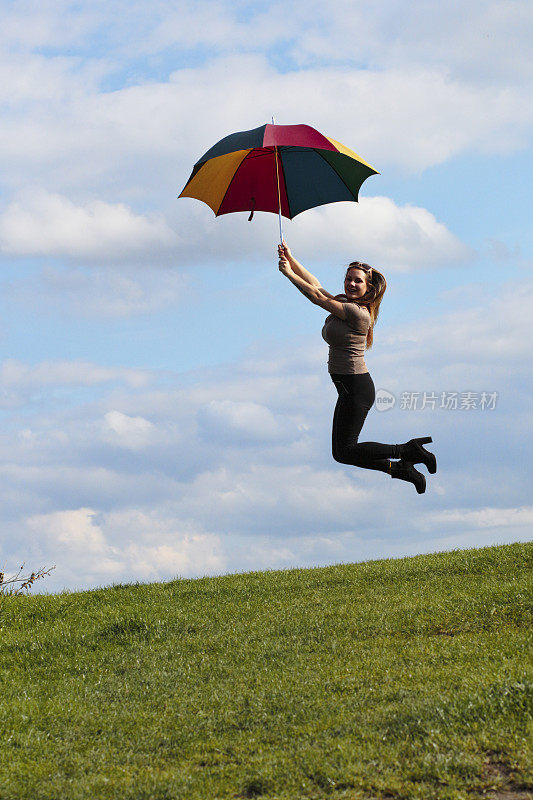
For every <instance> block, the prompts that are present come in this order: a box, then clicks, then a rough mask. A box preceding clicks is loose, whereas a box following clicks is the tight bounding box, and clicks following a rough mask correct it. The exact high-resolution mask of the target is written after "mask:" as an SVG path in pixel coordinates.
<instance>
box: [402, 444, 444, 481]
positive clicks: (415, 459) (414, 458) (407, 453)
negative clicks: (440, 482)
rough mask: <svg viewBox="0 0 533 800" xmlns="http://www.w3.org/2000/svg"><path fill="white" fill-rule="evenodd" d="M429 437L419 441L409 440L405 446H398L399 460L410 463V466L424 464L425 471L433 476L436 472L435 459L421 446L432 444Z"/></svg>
mask: <svg viewBox="0 0 533 800" xmlns="http://www.w3.org/2000/svg"><path fill="white" fill-rule="evenodd" d="M432 441H433V440H432V438H431V436H424V437H422V438H421V439H410V440H409V441H408V442H406V443H405V444H401V445H400V458H401V459H403V460H404V461H410V462H411V464H425V465H426V467H427V471H428V472H429V473H430V474H431V475H434V474H435V472H436V471H437V459H436V458H435V456H434V455H433V453H430V452H429V450H426V448H425V447H422V445H423V444H429V442H432Z"/></svg>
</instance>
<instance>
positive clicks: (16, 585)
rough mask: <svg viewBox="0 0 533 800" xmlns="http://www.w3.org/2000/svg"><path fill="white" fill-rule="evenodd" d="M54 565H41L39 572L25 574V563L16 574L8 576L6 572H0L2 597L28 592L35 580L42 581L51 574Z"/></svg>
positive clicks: (0, 595) (0, 592) (0, 593)
mask: <svg viewBox="0 0 533 800" xmlns="http://www.w3.org/2000/svg"><path fill="white" fill-rule="evenodd" d="M53 569H55V565H54V566H53V567H40V568H39V569H38V570H37V572H32V573H31V574H30V575H27V574H26V575H24V564H22V566H21V567H20V569H19V570H18V572H16V573H15V574H14V575H11V576H9V577H6V574H5V572H0V598H1V597H6V596H12V595H19V594H27V593H28V592H29V591H30V589H31V587H32V586H33V584H34V583H35V581H40V580H41V578H45V577H46V576H47V575H50V573H51V572H52V570H53Z"/></svg>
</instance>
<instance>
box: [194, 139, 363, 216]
mask: <svg viewBox="0 0 533 800" xmlns="http://www.w3.org/2000/svg"><path fill="white" fill-rule="evenodd" d="M377 174H379V173H378V172H377V170H375V169H374V168H373V167H371V166H370V164H367V162H366V161H364V160H363V159H362V158H361V157H360V156H358V155H357V154H356V153H354V152H353V151H352V150H350V149H349V148H348V147H345V146H344V145H342V144H340V142H336V141H335V139H330V138H329V137H328V136H323V135H322V134H321V133H319V132H318V131H317V130H315V129H314V128H311V127H309V125H261V126H260V127H259V128H254V129H253V130H251V131H240V132H239V133H232V134H230V135H229V136H226V137H225V138H224V139H221V140H220V141H219V142H217V144H215V145H214V146H213V147H212V148H211V149H210V150H208V151H207V153H205V154H204V155H203V156H202V157H201V158H200V159H199V161H197V162H196V164H195V165H194V168H193V171H192V173H191V176H190V178H189V180H188V181H187V183H186V185H185V188H184V189H183V191H182V192H181V194H180V195H179V196H180V197H194V198H196V199H197V200H201V201H202V202H204V203H207V205H208V206H209V207H210V208H212V209H213V211H214V212H215V214H216V216H217V217H218V216H220V215H221V214H230V213H232V212H234V211H251V212H252V214H250V219H251V217H252V215H253V212H254V211H272V212H274V213H276V214H277V213H278V212H281V214H282V215H283V216H284V217H287V218H288V219H293V217H295V216H296V215H297V214H301V212H302V211H305V210H306V209H308V208H314V207H315V206H321V205H324V204H325V203H334V202H337V201H340V200H355V201H357V198H358V194H359V189H360V187H361V184H362V183H363V181H364V180H366V178H368V177H369V176H370V175H377Z"/></svg>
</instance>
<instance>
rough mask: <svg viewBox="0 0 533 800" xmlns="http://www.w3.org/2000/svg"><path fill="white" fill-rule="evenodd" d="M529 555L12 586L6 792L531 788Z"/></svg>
mask: <svg viewBox="0 0 533 800" xmlns="http://www.w3.org/2000/svg"><path fill="white" fill-rule="evenodd" d="M532 555H533V545H532V544H514V545H507V546H503V547H489V548H484V549H481V550H463V551H460V550H458V551H454V552H451V553H439V554H433V555H426V556H417V557H415V558H405V559H399V560H388V561H374V562H367V563H363V564H349V565H341V566H333V567H327V568H323V569H311V570H288V571H282V572H262V573H251V574H245V575H231V576H224V577H217V578H204V579H201V580H176V581H172V582H170V583H158V584H149V585H142V584H137V585H124V586H115V587H112V588H108V589H99V590H96V591H90V592H80V593H71V594H61V595H49V596H46V595H34V596H30V597H12V598H6V600H5V601H4V605H3V607H2V610H1V612H0V640H1V642H2V649H1V667H0V681H1V684H0V689H1V700H0V798H1V800H24V798H32V800H41V799H42V800H44V798H46V800H52V799H54V800H55V799H56V798H57V800H60V799H61V800H78V798H84V799H85V798H91V800H92V799H93V798H96V799H97V800H99V799H100V798H102V799H104V800H107V798H117V799H118V798H120V800H128V799H133V798H135V800H148V799H150V800H170V799H171V798H187V800H196V799H197V798H198V799H199V798H201V799H202V800H210V799H211V798H236V797H263V798H291V800H297V799H298V798H322V797H329V798H332V800H336V799H337V798H350V799H351V798H353V799H354V800H355V798H365V799H367V798H368V799H370V798H423V799H424V800H430V799H431V798H436V799H437V798H438V800H446V799H447V798H450V799H451V798H455V799H456V800H457V799H458V798H469V800H474V798H481V797H485V798H490V797H494V798H496V797H502V798H503V797H508V798H511V797H517V798H519V797H520V798H525V797H529V796H531V795H530V794H529V792H528V788H529V789H531V788H532V783H531V781H532V776H531V773H528V769H527V765H528V763H531V761H532V758H531V755H532V753H531V694H532V692H531V686H532V683H531V672H530V670H529V665H530V663H531V659H530V655H531V652H530V650H529V649H528V646H529V644H530V640H529V639H528V635H529V626H530V623H531V606H530V600H531V560H532ZM504 789H505V791H506V792H508V794H505V793H503V790H504Z"/></svg>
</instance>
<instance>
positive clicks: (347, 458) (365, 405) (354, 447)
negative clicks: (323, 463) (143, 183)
mask: <svg viewBox="0 0 533 800" xmlns="http://www.w3.org/2000/svg"><path fill="white" fill-rule="evenodd" d="M331 380H332V381H333V383H334V384H335V386H336V388H337V391H338V393H339V397H338V400H337V405H336V406H335V413H334V415H333V433H332V444H333V458H334V459H335V461H338V462H339V463H340V464H353V466H354V467H364V468H365V469H377V470H379V471H380V472H390V459H391V458H400V448H399V445H397V444H380V443H379V442H358V441H357V440H358V438H359V434H360V433H361V428H362V427H363V424H364V421H365V419H366V415H367V414H368V412H369V411H370V409H371V408H372V405H373V404H374V400H375V399H376V390H375V388H374V381H373V380H372V378H371V377H370V373H369V372H364V373H362V374H361V375H332V376H331Z"/></svg>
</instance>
